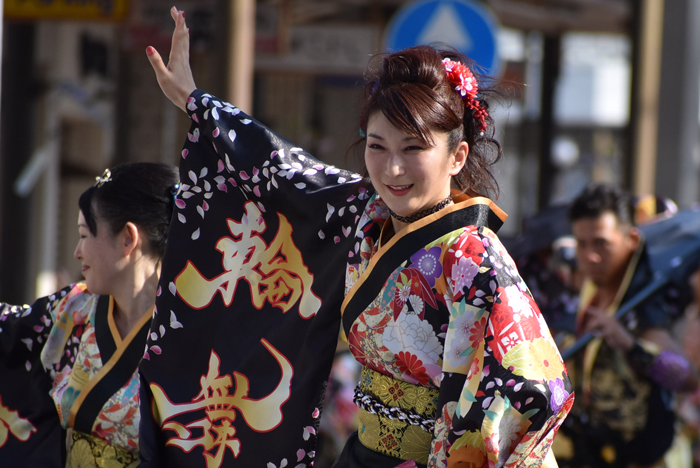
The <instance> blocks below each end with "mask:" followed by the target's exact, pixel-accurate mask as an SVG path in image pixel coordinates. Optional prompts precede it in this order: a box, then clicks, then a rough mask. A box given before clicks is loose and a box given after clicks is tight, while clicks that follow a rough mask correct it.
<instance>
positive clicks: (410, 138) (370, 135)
mask: <svg viewBox="0 0 700 468" xmlns="http://www.w3.org/2000/svg"><path fill="white" fill-rule="evenodd" d="M367 136H368V137H372V138H376V139H377V140H384V137H381V136H379V135H377V134H376V133H368V134H367ZM411 140H419V141H420V138H418V137H414V136H407V137H406V138H404V139H403V140H401V141H411Z"/></svg>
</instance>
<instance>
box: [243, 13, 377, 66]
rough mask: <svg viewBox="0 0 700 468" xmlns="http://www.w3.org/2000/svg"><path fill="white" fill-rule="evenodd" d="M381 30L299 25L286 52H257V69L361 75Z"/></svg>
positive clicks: (290, 34)
mask: <svg viewBox="0 0 700 468" xmlns="http://www.w3.org/2000/svg"><path fill="white" fill-rule="evenodd" d="M379 36H380V31H379V30H378V29H377V28H376V27H372V26H364V25H327V24H326V25H297V26H292V27H291V28H290V29H289V48H288V50H287V52H286V53H284V54H265V53H261V52H257V53H256V55H255V69H256V70H298V71H304V72H313V73H326V74H328V73H330V74H334V73H340V74H362V73H363V72H364V70H365V69H366V68H367V63H368V62H369V59H370V58H371V56H372V55H373V54H375V53H377V52H378V51H379V49H378V47H379Z"/></svg>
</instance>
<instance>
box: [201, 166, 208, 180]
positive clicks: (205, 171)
mask: <svg viewBox="0 0 700 468" xmlns="http://www.w3.org/2000/svg"><path fill="white" fill-rule="evenodd" d="M207 174H209V168H208V167H203V168H202V170H201V171H199V178H200V179H201V178H202V177H206V176H207Z"/></svg>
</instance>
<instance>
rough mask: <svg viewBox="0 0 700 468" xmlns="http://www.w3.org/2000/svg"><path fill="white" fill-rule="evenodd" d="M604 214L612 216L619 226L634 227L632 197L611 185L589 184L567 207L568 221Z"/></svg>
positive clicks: (597, 216)
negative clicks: (615, 218) (609, 213)
mask: <svg viewBox="0 0 700 468" xmlns="http://www.w3.org/2000/svg"><path fill="white" fill-rule="evenodd" d="M606 212H611V213H612V214H614V215H615V217H617V221H618V222H619V223H620V224H626V225H630V226H634V225H635V221H634V206H633V204H632V197H631V196H630V195H629V194H628V193H627V192H625V191H624V190H622V189H621V188H620V187H618V186H616V185H613V184H591V185H589V186H587V187H586V188H585V189H583V192H581V193H580V194H579V195H578V196H577V197H576V198H575V199H574V201H573V202H572V203H571V206H570V207H569V219H570V220H571V222H574V221H578V220H579V219H584V218H599V217H600V216H602V215H603V214H604V213H606Z"/></svg>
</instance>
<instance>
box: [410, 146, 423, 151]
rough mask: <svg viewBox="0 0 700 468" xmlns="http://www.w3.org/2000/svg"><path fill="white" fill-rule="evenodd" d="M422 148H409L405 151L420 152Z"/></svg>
mask: <svg viewBox="0 0 700 468" xmlns="http://www.w3.org/2000/svg"><path fill="white" fill-rule="evenodd" d="M422 150H423V147H421V146H409V147H408V148H406V151H422Z"/></svg>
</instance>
